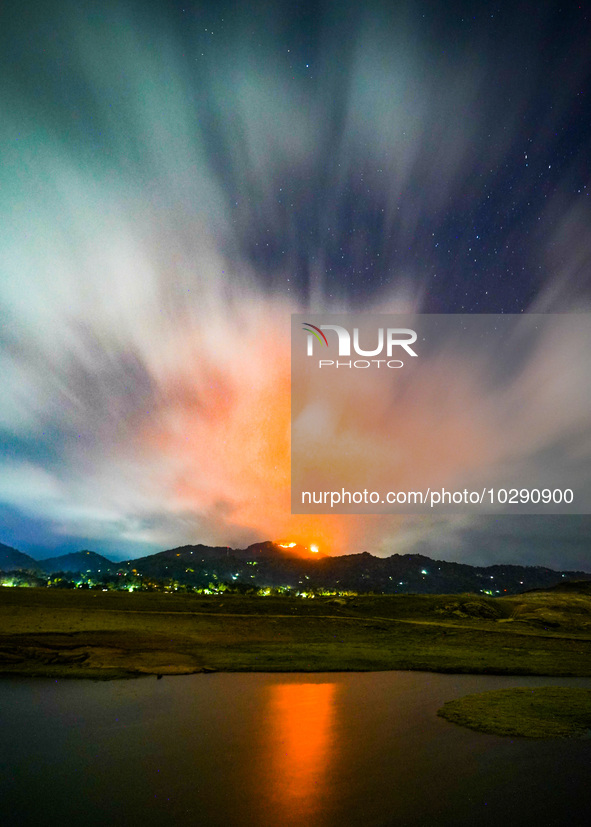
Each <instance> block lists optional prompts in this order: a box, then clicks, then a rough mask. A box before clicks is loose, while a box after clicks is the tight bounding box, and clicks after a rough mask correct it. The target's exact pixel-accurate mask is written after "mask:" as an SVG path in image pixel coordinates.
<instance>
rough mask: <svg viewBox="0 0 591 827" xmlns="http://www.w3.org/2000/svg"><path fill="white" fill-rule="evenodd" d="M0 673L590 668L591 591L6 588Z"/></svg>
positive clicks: (567, 671)
mask: <svg viewBox="0 0 591 827" xmlns="http://www.w3.org/2000/svg"><path fill="white" fill-rule="evenodd" d="M0 630H2V634H0V673H5V674H21V675H48V676H49V675H51V676H63V677H65V676H70V677H92V678H97V677H104V678H112V677H132V676H137V675H141V674H188V673H192V672H199V671H210V670H225V671H336V670H387V669H417V670H428V671H436V672H460V673H462V672H465V673H468V672H471V673H487V674H513V675H516V674H517V675H559V676H590V675H591V597H589V596H588V595H584V594H583V595H579V594H576V593H575V594H573V595H553V594H551V593H543V592H540V593H533V594H530V595H524V596H521V597H512V598H496V599H492V598H486V597H479V596H476V595H461V596H458V595H453V596H446V595H400V596H376V597H373V596H367V597H356V598H351V599H347V600H335V599H330V598H326V599H324V598H322V599H319V598H316V599H313V600H306V599H297V598H287V597H285V598H271V597H242V596H238V595H232V596H229V597H223V598H220V597H209V598H208V597H197V596H194V595H175V594H162V593H142V592H139V593H138V592H135V593H131V594H130V593H127V592H94V591H82V590H75V591H61V590H51V589H24V588H23V589H16V588H12V589H9V588H2V589H0Z"/></svg>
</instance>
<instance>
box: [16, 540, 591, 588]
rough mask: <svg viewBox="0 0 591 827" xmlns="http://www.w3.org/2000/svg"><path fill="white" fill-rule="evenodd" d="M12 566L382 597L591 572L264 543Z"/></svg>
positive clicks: (87, 554) (83, 555) (89, 555)
mask: <svg viewBox="0 0 591 827" xmlns="http://www.w3.org/2000/svg"><path fill="white" fill-rule="evenodd" d="M19 563H20V564H19ZM6 565H8V566H9V568H7V567H6ZM19 568H24V569H31V570H34V571H41V572H44V573H53V572H56V571H62V572H71V573H83V574H88V573H94V574H97V573H99V572H100V573H101V574H103V573H115V572H118V571H122V572H126V573H127V574H129V575H135V576H137V577H143V578H152V579H157V580H171V581H175V582H178V583H181V584H183V585H187V586H194V587H207V586H208V585H211V584H214V585H215V584H222V583H227V584H231V585H235V586H236V587H242V588H245V589H248V588H264V587H289V588H291V589H298V590H300V591H304V590H305V589H323V588H324V589H336V590H351V591H357V592H371V591H376V592H381V593H384V594H400V593H409V592H412V593H427V594H453V593H461V592H476V593H484V594H489V595H493V596H496V595H502V594H514V593H518V592H520V591H527V590H529V589H539V588H542V589H543V588H549V587H554V586H556V585H558V584H559V583H562V582H565V581H566V580H591V573H590V572H585V571H578V570H568V569H567V570H564V569H563V570H556V569H550V568H547V567H545V566H521V565H516V564H501V563H495V564H493V565H491V566H472V565H471V564H469V563H458V562H454V561H446V560H434V559H433V558H430V557H426V556H425V555H422V554H402V555H401V554H397V553H394V554H392V555H390V556H389V557H377V556H375V555H372V554H370V553H369V552H367V551H363V552H359V553H354V554H346V555H340V556H328V555H324V556H323V555H317V554H315V553H312V552H311V551H310V550H309V549H308V548H306V547H305V546H297V545H291V544H279V543H274V542H272V541H270V540H267V541H263V542H260V543H252V544H251V545H250V546H248V547H247V548H244V549H235V548H231V547H230V546H207V545H204V544H203V543H198V544H196V545H185V546H178V547H176V548H172V549H165V550H163V551H159V552H155V553H154V554H150V555H145V556H144V557H138V558H135V559H133V560H125V561H123V562H121V563H115V562H113V561H112V560H109V558H107V557H104V556H103V555H100V554H97V553H96V552H92V551H88V550H83V551H79V552H71V553H70V554H66V555H61V556H58V557H53V558H48V559H46V560H41V561H37V560H34V558H32V557H30V556H29V555H27V554H23V553H22V552H19V551H18V550H17V549H13V548H12V547H10V546H5V545H3V544H0V570H3V571H10V570H16V569H19Z"/></svg>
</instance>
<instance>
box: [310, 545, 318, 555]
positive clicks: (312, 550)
mask: <svg viewBox="0 0 591 827" xmlns="http://www.w3.org/2000/svg"><path fill="white" fill-rule="evenodd" d="M310 551H311V552H312V553H313V554H318V546H316V545H312V546H310Z"/></svg>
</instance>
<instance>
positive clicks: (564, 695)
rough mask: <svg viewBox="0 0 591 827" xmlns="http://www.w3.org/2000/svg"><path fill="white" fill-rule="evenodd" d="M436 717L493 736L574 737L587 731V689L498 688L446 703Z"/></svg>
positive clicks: (590, 703) (590, 724)
mask: <svg viewBox="0 0 591 827" xmlns="http://www.w3.org/2000/svg"><path fill="white" fill-rule="evenodd" d="M437 714H438V715H440V716H441V717H442V718H445V719H446V720H448V721H452V722H453V723H455V724H460V725H461V726H465V727H468V728H469V729H475V730H477V731H478V732H488V733H490V734H493V735H511V736H523V737H526V738H576V737H581V736H583V735H586V734H587V732H588V731H589V730H590V729H591V690H589V689H576V688H572V687H565V686H542V687H539V688H536V689H531V688H525V687H524V688H521V687H518V688H515V689H498V690H495V691H493V692H481V693H479V694H477V695H466V696H465V697H464V698H459V699H458V700H455V701H449V702H448V703H446V704H444V705H443V706H442V707H441V709H440V710H438V713H437Z"/></svg>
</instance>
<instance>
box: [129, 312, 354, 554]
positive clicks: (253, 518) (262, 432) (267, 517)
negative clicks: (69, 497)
mask: <svg viewBox="0 0 591 827" xmlns="http://www.w3.org/2000/svg"><path fill="white" fill-rule="evenodd" d="M282 319H283V317H282ZM255 321H256V324H253V326H252V329H251V330H248V329H247V328H248V325H245V326H244V328H243V329H242V330H241V336H240V353H239V354H235V353H233V352H229V353H222V352H221V351H220V348H219V341H220V340H223V339H225V338H228V337H229V338H230V339H232V338H233V340H234V341H235V336H236V334H235V331H231V332H227V331H226V332H224V331H216V330H213V329H212V331H211V335H212V337H213V339H214V342H213V345H212V346H211V347H208V343H207V342H203V341H199V340H196V339H195V336H194V334H191V333H189V332H188V331H187V332H186V333H184V334H183V333H182V332H181V331H179V334H178V338H177V339H176V341H175V342H174V343H173V345H172V346H171V351H170V354H161V355H162V359H163V365H162V370H161V373H162V379H161V382H162V394H161V405H160V408H159V410H158V411H157V413H156V414H155V415H154V417H153V418H152V419H151V420H150V422H149V423H147V424H146V425H145V426H144V430H143V431H142V433H141V434H140V437H139V439H140V443H141V450H142V453H145V452H148V453H149V454H153V455H155V457H157V462H156V463H155V465H154V468H155V469H156V470H155V473H156V475H157V477H158V484H159V485H161V484H162V482H164V485H165V488H166V490H167V493H168V504H169V507H170V508H172V510H173V511H176V512H178V513H181V514H186V513H192V514H195V515H196V518H197V519H196V525H197V526H199V527H200V528H198V529H197V530H196V531H195V534H196V536H195V541H200V542H212V541H217V542H221V543H224V544H226V543H230V544H232V543H244V542H246V541H245V539H243V538H244V537H245V536H246V537H250V538H251V539H249V540H248V542H252V541H253V540H259V539H266V538H270V537H286V536H287V537H289V538H290V543H292V542H294V543H296V544H297V545H301V546H304V547H309V542H310V537H314V539H315V541H316V543H318V544H319V545H320V544H321V546H322V549H323V551H324V552H325V553H328V554H330V553H335V552H336V553H338V552H339V551H341V549H343V548H344V547H346V542H347V540H348V539H349V534H350V527H351V526H352V524H354V523H356V522H357V519H356V518H355V517H352V518H349V519H346V518H345V519H344V518H343V517H339V516H337V515H314V516H307V515H301V514H295V515H292V514H291V503H290V485H291V478H290V390H291V377H290V353H289V340H288V339H286V337H285V330H284V324H283V321H282V324H281V325H278V327H277V329H275V330H273V329H272V327H271V325H270V324H269V322H268V317H266V316H265V318H264V319H262V320H260V321H259V320H258V319H257V320H255ZM263 321H264V324H263ZM265 328H266V330H265ZM235 356H236V358H234V357H235ZM284 547H285V546H284ZM290 547H291V548H293V546H290ZM307 553H308V552H306V554H307Z"/></svg>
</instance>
